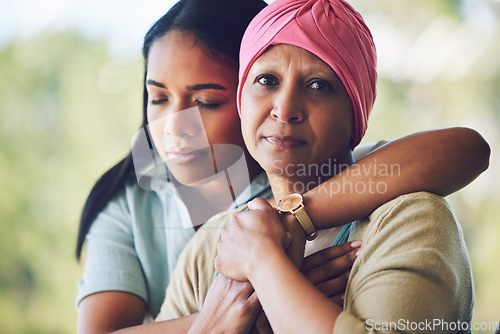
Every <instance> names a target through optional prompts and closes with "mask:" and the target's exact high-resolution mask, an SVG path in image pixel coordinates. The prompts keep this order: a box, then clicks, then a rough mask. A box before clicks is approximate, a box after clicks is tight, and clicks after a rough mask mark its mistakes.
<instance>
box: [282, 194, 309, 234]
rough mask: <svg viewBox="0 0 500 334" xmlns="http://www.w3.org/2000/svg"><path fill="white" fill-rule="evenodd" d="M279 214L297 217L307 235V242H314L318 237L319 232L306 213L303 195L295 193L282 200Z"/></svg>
mask: <svg viewBox="0 0 500 334" xmlns="http://www.w3.org/2000/svg"><path fill="white" fill-rule="evenodd" d="M278 212H279V213H281V212H287V213H288V212H289V213H291V214H293V215H295V218H297V220H298V221H299V223H300V225H301V226H302V228H303V229H304V232H305V233H306V239H307V240H309V241H311V240H314V239H316V237H317V236H318V232H316V229H315V228H314V225H313V223H312V221H311V219H310V218H309V216H308V215H307V213H306V209H305V207H304V196H302V194H299V193H295V194H290V195H287V196H285V197H284V198H282V199H281V200H280V201H279V203H278Z"/></svg>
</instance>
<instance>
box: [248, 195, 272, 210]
mask: <svg viewBox="0 0 500 334" xmlns="http://www.w3.org/2000/svg"><path fill="white" fill-rule="evenodd" d="M248 208H249V209H250V210H261V211H264V210H268V209H271V210H274V209H273V207H272V206H271V204H269V202H268V201H266V200H265V199H263V198H262V197H257V198H254V199H253V200H251V201H250V202H248Z"/></svg>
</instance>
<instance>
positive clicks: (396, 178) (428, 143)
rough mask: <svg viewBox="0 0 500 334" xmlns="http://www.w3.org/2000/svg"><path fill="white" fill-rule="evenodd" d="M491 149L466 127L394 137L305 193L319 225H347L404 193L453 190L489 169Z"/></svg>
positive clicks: (307, 205)
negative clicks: (394, 138)
mask: <svg viewBox="0 0 500 334" xmlns="http://www.w3.org/2000/svg"><path fill="white" fill-rule="evenodd" d="M489 156H490V148H489V146H488V144H487V143H486V141H485V140H484V139H483V138H482V137H481V135H480V134H479V133H477V132H476V131H474V130H471V129H468V128H448V129H441V130H433V131H426V132H419V133H416V134H413V135H409V136H406V137H403V138H400V139H397V140H394V141H392V142H390V143H388V144H386V145H384V146H382V147H381V148H379V149H377V150H375V151H374V152H372V153H370V154H369V155H367V156H365V157H364V158H363V159H361V160H360V161H358V162H356V163H355V164H353V165H351V166H350V167H349V168H346V169H345V170H343V171H342V172H341V173H339V174H337V175H336V176H335V177H333V178H331V179H330V180H328V181H326V182H324V183H323V184H321V185H320V186H318V187H316V188H314V189H313V190H311V191H309V192H307V193H306V194H305V195H304V201H305V205H306V208H307V211H308V214H309V215H310V217H311V219H312V221H313V222H314V224H315V226H316V228H317V229H324V228H329V227H334V226H338V225H342V224H345V223H348V222H350V221H353V220H356V219H359V218H362V217H365V216H367V215H369V214H370V213H371V212H372V211H373V210H375V209H376V208H377V207H379V206H380V205H382V204H383V203H385V202H387V201H390V200H392V199H394V198H396V197H398V196H400V195H402V194H406V193H411V192H416V191H428V192H432V193H436V194H439V195H442V196H446V195H448V194H450V193H453V192H455V191H457V190H459V189H461V188H463V187H464V186H466V185H467V184H469V183H470V182H472V181H473V180H474V179H475V178H476V177H477V176H478V175H479V174H481V173H482V172H483V171H485V170H486V169H487V168H488V164H489Z"/></svg>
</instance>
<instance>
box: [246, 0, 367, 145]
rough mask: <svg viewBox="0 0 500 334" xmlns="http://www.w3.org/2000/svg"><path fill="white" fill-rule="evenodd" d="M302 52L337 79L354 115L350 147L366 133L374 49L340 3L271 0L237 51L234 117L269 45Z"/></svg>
mask: <svg viewBox="0 0 500 334" xmlns="http://www.w3.org/2000/svg"><path fill="white" fill-rule="evenodd" d="M277 44H290V45H293V46H298V47H301V48H303V49H305V50H307V51H309V52H311V53H313V54H314V55H316V56H317V57H319V58H320V59H321V60H323V61H324V62H325V63H326V64H328V65H329V66H330V67H331V68H332V69H333V70H334V71H335V73H336V74H337V75H338V76H339V78H340V80H341V81H342V83H343V84H344V87H345V88H346V90H347V93H348V94H349V97H350V99H351V103H352V107H353V112H354V117H353V118H354V129H353V130H354V133H353V134H354V138H353V139H354V142H353V147H355V146H356V145H358V144H359V142H360V141H361V139H362V138H363V135H364V134H365V132H366V127H367V122H368V116H369V115H370V111H371V109H372V107H373V103H374V101H375V95H376V87H375V86H376V81H377V72H376V63H377V55H376V51H375V44H374V43H373V38H372V35H371V33H370V30H369V29H368V27H367V26H366V24H365V22H364V20H363V18H362V17H361V15H360V14H359V13H358V12H357V11H356V10H355V9H354V8H353V7H352V6H351V5H349V4H348V3H347V2H345V1H344V0H276V1H275V2H273V3H272V4H270V5H269V6H267V7H266V8H264V9H263V10H262V11H261V12H260V13H259V14H258V15H257V16H256V17H255V18H254V19H253V20H252V22H251V23H250V25H249V26H248V28H247V30H246V32H245V35H244V36H243V40H242V44H241V51H240V70H239V79H240V80H239V82H240V83H239V87H238V111H239V112H241V91H242V87H243V84H244V82H245V80H246V77H247V74H248V71H249V70H250V67H251V66H252V64H253V63H254V62H255V60H256V59H257V58H258V57H259V56H260V55H261V54H262V53H263V52H264V51H266V49H267V48H268V47H269V46H271V45H277Z"/></svg>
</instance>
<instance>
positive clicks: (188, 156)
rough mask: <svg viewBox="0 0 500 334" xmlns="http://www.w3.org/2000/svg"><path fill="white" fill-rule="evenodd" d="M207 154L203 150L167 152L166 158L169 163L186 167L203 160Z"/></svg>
mask: <svg viewBox="0 0 500 334" xmlns="http://www.w3.org/2000/svg"><path fill="white" fill-rule="evenodd" d="M207 154H208V152H207V151H205V150H197V151H191V152H182V151H180V152H167V158H168V161H170V162H172V161H173V162H175V163H176V164H178V165H187V164H190V163H193V162H196V161H198V160H200V159H202V158H204V157H205V156H206V155H207Z"/></svg>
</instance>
